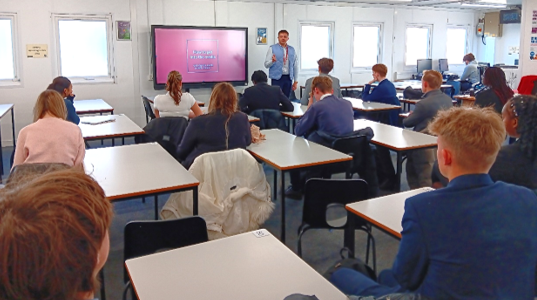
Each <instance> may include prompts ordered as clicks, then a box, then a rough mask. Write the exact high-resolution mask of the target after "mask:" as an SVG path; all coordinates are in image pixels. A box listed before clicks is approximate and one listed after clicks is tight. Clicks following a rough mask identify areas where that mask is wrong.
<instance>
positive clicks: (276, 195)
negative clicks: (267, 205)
mask: <svg viewBox="0 0 537 300" xmlns="http://www.w3.org/2000/svg"><path fill="white" fill-rule="evenodd" d="M273 174H274V185H273V186H272V187H273V189H274V192H273V194H272V197H273V199H272V200H273V201H274V202H276V200H278V171H276V169H274V171H273Z"/></svg>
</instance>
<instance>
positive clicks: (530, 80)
mask: <svg viewBox="0 0 537 300" xmlns="http://www.w3.org/2000/svg"><path fill="white" fill-rule="evenodd" d="M535 81H537V75H526V76H523V77H522V78H520V83H519V84H518V88H517V91H518V93H519V94H521V95H531V93H532V92H533V91H534V90H535Z"/></svg>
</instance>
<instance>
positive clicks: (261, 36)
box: [255, 27, 267, 45]
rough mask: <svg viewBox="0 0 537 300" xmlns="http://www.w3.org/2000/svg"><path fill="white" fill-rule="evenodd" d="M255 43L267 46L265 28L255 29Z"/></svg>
mask: <svg viewBox="0 0 537 300" xmlns="http://www.w3.org/2000/svg"><path fill="white" fill-rule="evenodd" d="M255 41H256V43H257V44H258V45H266V44H267V28H266V27H263V28H257V36H256V38H255Z"/></svg>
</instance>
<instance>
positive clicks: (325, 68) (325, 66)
mask: <svg viewBox="0 0 537 300" xmlns="http://www.w3.org/2000/svg"><path fill="white" fill-rule="evenodd" d="M317 64H318V65H319V76H326V77H329V78H330V79H331V80H332V89H333V90H334V92H333V93H332V94H333V95H334V96H336V97H338V98H341V97H342V95H341V88H340V85H339V79H337V78H336V77H334V76H332V75H329V74H328V73H330V72H331V71H332V69H333V68H334V60H332V59H331V58H326V57H323V58H321V59H319V60H318V61H317ZM313 78H314V77H311V78H309V79H308V80H306V86H305V91H304V94H302V98H301V99H300V103H302V105H308V102H309V100H310V93H311V83H312V81H313ZM316 101H317V100H315V99H313V102H316Z"/></svg>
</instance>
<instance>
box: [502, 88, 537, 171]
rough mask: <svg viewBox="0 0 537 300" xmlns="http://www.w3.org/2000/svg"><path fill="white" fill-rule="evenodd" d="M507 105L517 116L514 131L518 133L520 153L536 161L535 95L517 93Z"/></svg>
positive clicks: (536, 108) (536, 121) (536, 102)
mask: <svg viewBox="0 0 537 300" xmlns="http://www.w3.org/2000/svg"><path fill="white" fill-rule="evenodd" d="M509 101H510V102H509V103H508V104H507V105H510V106H509V107H508V108H509V110H511V112H512V113H513V114H514V115H515V116H516V117H518V126H517V129H516V131H517V132H518V133H519V134H520V138H519V139H518V143H519V145H520V149H521V150H522V153H524V155H526V156H527V157H528V158H530V159H531V160H532V161H534V162H535V161H536V158H537V97H536V96H529V95H519V96H516V97H514V98H512V99H511V100H509Z"/></svg>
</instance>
